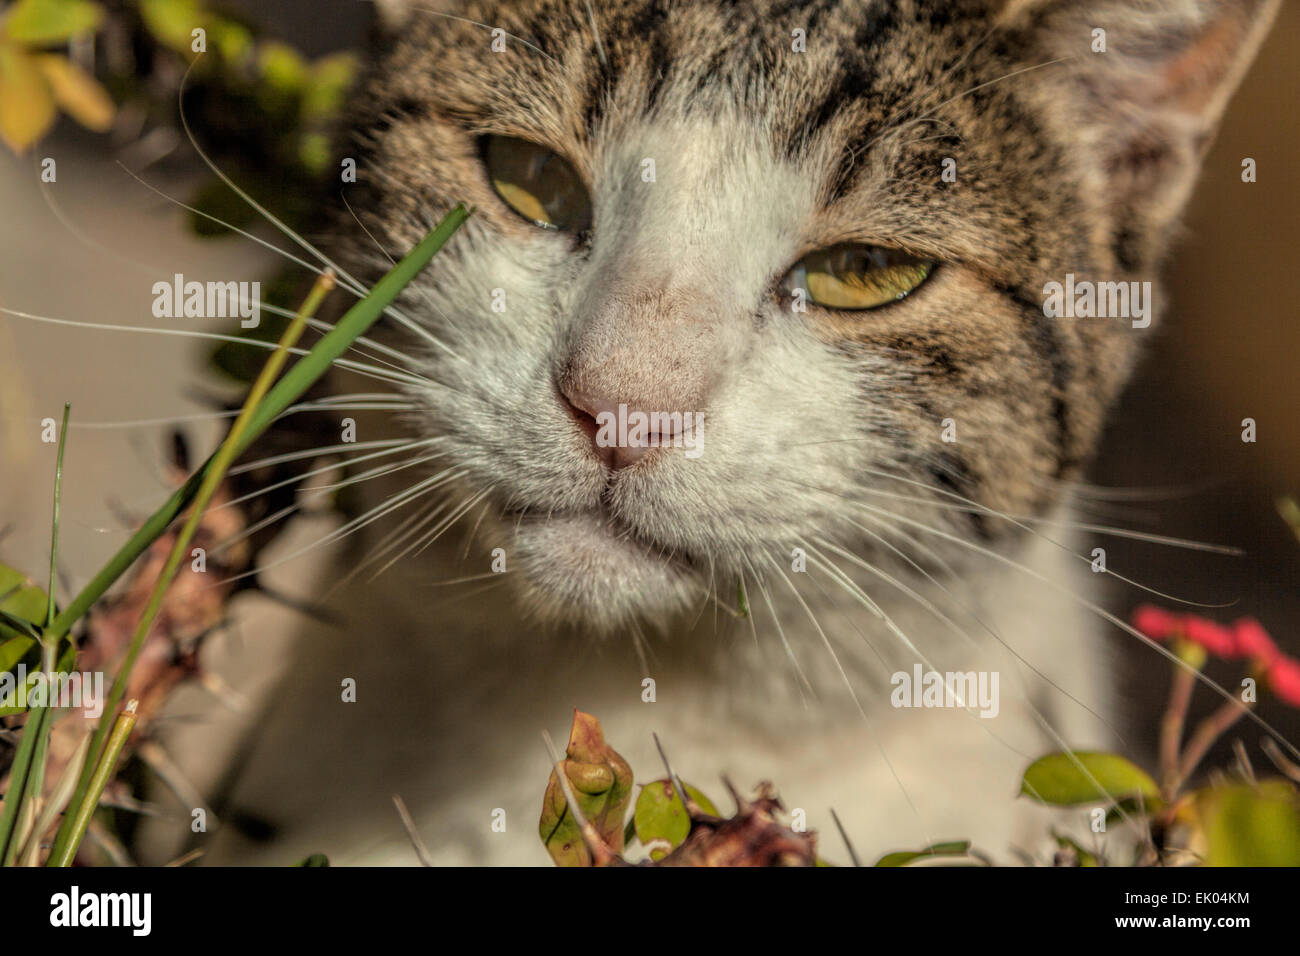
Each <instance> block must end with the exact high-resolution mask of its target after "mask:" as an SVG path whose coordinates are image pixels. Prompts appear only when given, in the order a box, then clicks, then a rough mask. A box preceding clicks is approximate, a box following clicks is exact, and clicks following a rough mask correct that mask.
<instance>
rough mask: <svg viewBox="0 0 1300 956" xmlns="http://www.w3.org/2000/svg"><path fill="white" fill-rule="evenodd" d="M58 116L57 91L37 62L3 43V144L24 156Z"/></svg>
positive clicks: (0, 125) (0, 50)
mask: <svg viewBox="0 0 1300 956" xmlns="http://www.w3.org/2000/svg"><path fill="white" fill-rule="evenodd" d="M58 115H59V114H58V110H57V109H56V108H55V105H54V91H53V90H51V89H50V81H49V80H47V79H46V78H45V74H44V73H42V72H41V68H40V67H39V66H38V65H37V63H36V58H35V57H32V56H28V55H27V54H26V53H24V52H23V51H22V50H20V49H19V48H17V47H15V46H13V45H11V44H7V43H0V141H2V142H4V143H5V145H7V146H8V147H9V148H10V149H12V150H13V151H14V152H15V153H21V152H22V151H23V150H25V149H26V148H27V147H28V146H31V145H32V144H33V143H35V142H36V141H37V140H38V139H40V138H41V137H42V136H44V135H45V134H46V133H47V132H48V131H49V129H50V127H51V126H53V125H54V120H55V119H56V118H57V117H58Z"/></svg>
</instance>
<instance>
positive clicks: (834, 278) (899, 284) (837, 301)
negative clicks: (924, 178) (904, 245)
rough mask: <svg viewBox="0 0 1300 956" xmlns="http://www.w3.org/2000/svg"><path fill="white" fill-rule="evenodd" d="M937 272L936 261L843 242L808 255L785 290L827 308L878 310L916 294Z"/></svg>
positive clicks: (793, 273)
mask: <svg viewBox="0 0 1300 956" xmlns="http://www.w3.org/2000/svg"><path fill="white" fill-rule="evenodd" d="M933 269H934V263H933V262H931V261H929V260H928V259H918V258H916V257H915V256H909V255H908V254H907V253H905V252H898V251H896V250H894V249H882V248H880V247H879V246H864V245H859V244H857V243H845V244H843V245H838V246H831V247H830V248H829V249H822V250H820V251H818V252H813V253H810V254H809V255H806V256H804V257H803V258H802V259H801V260H799V262H797V263H796V264H795V267H794V268H793V269H791V270H790V272H789V273H788V274H787V275H786V277H785V281H784V282H783V283H782V288H783V289H784V290H785V291H786V292H787V293H789V294H790V295H798V294H799V293H798V291H797V290H802V291H803V294H804V295H806V297H807V299H808V301H809V302H811V303H812V304H814V305H820V306H822V307H823V308H827V309H874V308H877V307H878V306H882V305H888V304H889V303H890V302H897V301H898V300H899V299H901V298H903V297H904V296H906V295H907V294H908V293H910V292H912V291H914V290H915V289H916V288H917V287H918V286H919V285H920V284H921V283H922V282H924V281H925V280H926V279H927V278H928V277H929V275H930V272H931V270H933Z"/></svg>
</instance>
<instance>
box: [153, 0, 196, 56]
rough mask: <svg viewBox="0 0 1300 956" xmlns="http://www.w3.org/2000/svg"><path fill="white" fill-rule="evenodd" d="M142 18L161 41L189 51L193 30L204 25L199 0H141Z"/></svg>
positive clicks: (176, 48)
mask: <svg viewBox="0 0 1300 956" xmlns="http://www.w3.org/2000/svg"><path fill="white" fill-rule="evenodd" d="M140 18H141V19H142V20H144V25H145V27H147V28H148V30H149V32H150V33H152V34H153V35H154V36H155V37H156V38H157V39H158V40H159V41H160V42H161V43H164V44H166V45H167V46H169V47H171V48H172V49H173V50H179V51H181V52H182V53H189V52H190V51H191V44H192V43H193V40H194V37H193V35H192V31H193V30H194V29H195V28H196V27H200V26H202V25H203V19H204V15H203V13H202V11H200V10H199V4H198V0H140Z"/></svg>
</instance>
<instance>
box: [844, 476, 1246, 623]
mask: <svg viewBox="0 0 1300 956" xmlns="http://www.w3.org/2000/svg"><path fill="white" fill-rule="evenodd" d="M862 471H863V472H865V473H866V474H871V475H876V476H878V477H883V478H889V479H892V480H894V481H900V482H903V483H905V484H909V485H914V486H916V487H918V488H924V489H925V490H927V491H929V492H931V493H932V494H936V495H940V496H942V497H945V498H951V499H953V500H955V501H958V502H961V503H962V504H963V505H966V506H968V507H970V508H973V509H975V511H977V512H979V513H982V514H988V515H991V516H993V517H997V518H1001V519H1003V520H1004V521H1008V522H1010V523H1011V524H1013V525H1015V526H1016V527H1017V528H1019V529H1020V530H1022V531H1025V532H1027V533H1028V534H1031V535H1033V536H1034V537H1036V538H1038V539H1039V540H1041V541H1046V542H1047V543H1048V544H1051V545H1052V546H1053V547H1055V548H1057V549H1058V550H1060V551H1063V552H1065V553H1066V554H1068V555H1070V556H1071V557H1073V558H1075V559H1076V560H1078V561H1082V562H1083V563H1084V564H1087V565H1089V566H1092V564H1093V560H1092V558H1091V557H1089V556H1088V555H1083V554H1079V553H1078V552H1077V551H1074V550H1073V549H1072V548H1070V547H1069V546H1068V545H1065V544H1062V543H1061V542H1059V541H1057V540H1056V539H1055V538H1052V537H1050V536H1048V535H1045V534H1043V533H1042V532H1039V531H1035V530H1034V529H1033V528H1031V527H1029V526H1028V525H1027V524H1025V523H1024V522H1022V521H1020V520H1018V519H1017V518H1015V517H1014V516H1012V515H1009V514H1007V513H1005V512H1003V511H999V510H998V509H996V508H990V507H989V506H988V505H983V504H980V503H979V502H977V501H974V500H972V499H970V498H967V497H965V496H964V495H959V494H957V493H956V492H954V491H948V490H946V489H943V488H937V487H935V486H934V485H931V484H928V483H926V482H924V481H918V480H917V479H915V478H907V477H905V476H903V475H898V474H895V473H893V472H889V471H883V470H881V469H878V468H863V469H862ZM864 490H865V489H864ZM1189 544H1190V542H1189ZM1205 547H1206V548H1209V549H1214V548H1219V547H1222V546H1221V545H1206V546H1205ZM1098 573H1101V574H1107V575H1109V576H1111V577H1113V578H1115V579H1116V580H1117V581H1122V582H1123V583H1124V584H1127V585H1129V586H1130V587H1133V588H1137V589H1138V590H1140V591H1144V592H1146V593H1147V594H1151V595H1154V596H1156V597H1159V598H1162V599H1164V600H1167V601H1172V602H1174V603H1177V604H1185V605H1187V606H1189V607H1201V608H1210V609H1218V608H1223V607H1231V606H1233V604H1235V603H1236V602H1235V601H1234V602H1229V603H1227V604H1207V603H1203V602H1200V601H1192V600H1189V599H1187V598H1181V597H1178V596H1177V595H1174V594H1167V593H1165V592H1164V591H1159V590H1157V589H1156V588H1153V587H1150V586H1148V585H1145V584H1142V583H1141V582H1139V581H1135V580H1134V579H1132V578H1130V577H1128V576H1126V575H1123V574H1120V573H1119V572H1118V571H1115V570H1113V569H1111V568H1109V567H1103V568H1101V569H1100V570H1099V571H1098Z"/></svg>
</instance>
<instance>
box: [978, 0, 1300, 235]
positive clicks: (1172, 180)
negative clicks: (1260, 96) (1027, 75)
mask: <svg viewBox="0 0 1300 956" xmlns="http://www.w3.org/2000/svg"><path fill="white" fill-rule="evenodd" d="M1280 4H1281V0H1150V2H1145V3H1133V2H1132V0H1007V2H1006V5H1005V8H1004V11H1003V17H1002V20H1003V25H1004V26H1007V27H1009V28H1010V29H1011V30H1012V31H1013V32H1014V33H1015V34H1017V35H1018V36H1019V37H1020V38H1021V39H1022V40H1023V41H1024V42H1025V43H1026V46H1027V47H1028V48H1029V50H1030V51H1031V53H1032V56H1033V57H1034V58H1036V59H1037V60H1038V62H1040V63H1047V62H1050V61H1054V60H1055V61H1059V63H1055V64H1053V65H1052V66H1047V67H1042V68H1041V69H1036V70H1035V71H1034V73H1035V74H1037V77H1036V81H1037V82H1038V83H1040V84H1041V86H1040V88H1041V91H1042V93H1043V95H1044V96H1045V97H1046V98H1047V100H1046V102H1049V103H1050V108H1051V109H1052V111H1053V112H1054V113H1055V114H1056V116H1057V117H1058V119H1059V120H1060V121H1062V122H1064V123H1066V124H1068V125H1069V127H1070V129H1071V135H1072V137H1074V138H1078V139H1080V140H1081V142H1080V148H1081V149H1082V150H1086V151H1087V152H1086V153H1084V154H1083V155H1085V156H1088V157H1091V158H1092V160H1093V161H1092V162H1091V163H1090V164H1089V165H1090V166H1091V167H1092V169H1091V170H1090V172H1091V173H1092V175H1094V176H1095V177H1096V178H1097V185H1098V186H1100V187H1101V188H1104V189H1106V190H1108V191H1109V197H1110V198H1111V199H1112V200H1114V201H1115V202H1118V203H1132V204H1135V205H1137V206H1139V207H1141V212H1142V214H1143V216H1142V218H1143V219H1145V220H1146V221H1145V223H1143V225H1145V226H1147V227H1148V228H1151V227H1154V228H1156V229H1159V228H1163V226H1165V225H1167V224H1168V222H1169V221H1170V220H1171V219H1172V218H1173V217H1174V216H1176V215H1177V213H1178V210H1179V208H1180V207H1181V205H1182V203H1183V201H1184V200H1185V199H1186V197H1187V194H1188V192H1189V191H1190V189H1191V186H1192V183H1193V182H1194V179H1195V175H1196V171H1197V168H1198V166H1199V163H1200V159H1201V157H1202V155H1203V154H1204V152H1205V150H1206V148H1207V147H1208V146H1209V143H1210V141H1211V139H1212V138H1213V135H1214V132H1215V129H1216V128H1217V126H1218V123H1219V119H1220V117H1221V116H1222V115H1223V110H1224V107H1225V106H1226V105H1227V102H1228V99H1229V98H1230V97H1231V96H1232V94H1233V92H1234V90H1235V89H1236V87H1237V84H1238V83H1239V82H1240V80H1241V78H1242V76H1243V75H1244V74H1245V72H1246V69H1247V68H1248V67H1249V65H1250V62H1251V60H1252V59H1253V58H1254V56H1255V53H1256V51H1257V50H1258V48H1259V45H1260V43H1261V42H1262V41H1263V39H1264V36H1265V35H1266V34H1267V32H1268V29H1269V26H1270V25H1271V24H1272V21H1273V18H1274V16H1275V15H1276V13H1277V11H1278V8H1279V6H1280ZM1028 65H1029V66H1037V65H1038V64H1037V63H1034V62H1032V61H1031V62H1030V63H1029V64H1028ZM1031 82H1032V81H1031ZM1135 211H1136V210H1135Z"/></svg>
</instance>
